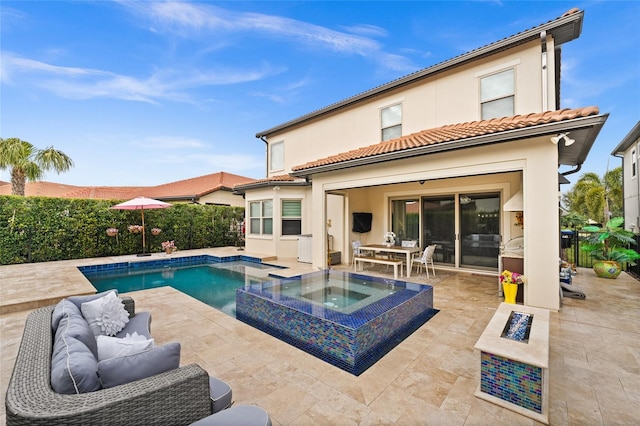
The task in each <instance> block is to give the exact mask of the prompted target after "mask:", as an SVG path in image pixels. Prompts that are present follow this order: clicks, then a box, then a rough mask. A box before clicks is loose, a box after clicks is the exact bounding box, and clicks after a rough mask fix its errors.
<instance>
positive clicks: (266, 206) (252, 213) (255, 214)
mask: <svg viewBox="0 0 640 426" xmlns="http://www.w3.org/2000/svg"><path fill="white" fill-rule="evenodd" d="M249 233H250V234H252V235H271V234H273V201H271V200H265V201H252V202H250V203H249Z"/></svg>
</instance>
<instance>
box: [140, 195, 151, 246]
mask: <svg viewBox="0 0 640 426" xmlns="http://www.w3.org/2000/svg"><path fill="white" fill-rule="evenodd" d="M140 211H141V212H142V253H141V254H139V255H138V256H151V253H148V254H147V253H145V248H146V245H147V243H146V240H145V238H144V207H142V208H141V209H140Z"/></svg>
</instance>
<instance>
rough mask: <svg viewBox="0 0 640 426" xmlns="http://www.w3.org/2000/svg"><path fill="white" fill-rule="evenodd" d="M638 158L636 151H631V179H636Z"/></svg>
mask: <svg viewBox="0 0 640 426" xmlns="http://www.w3.org/2000/svg"><path fill="white" fill-rule="evenodd" d="M637 160H638V156H637V155H636V150H635V149H632V150H631V177H632V178H634V177H636V173H637V172H638V161H637Z"/></svg>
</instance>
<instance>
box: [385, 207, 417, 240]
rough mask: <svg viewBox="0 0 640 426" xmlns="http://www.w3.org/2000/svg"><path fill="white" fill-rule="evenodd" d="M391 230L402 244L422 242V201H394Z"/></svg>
mask: <svg viewBox="0 0 640 426" xmlns="http://www.w3.org/2000/svg"><path fill="white" fill-rule="evenodd" d="M391 230H392V231H393V233H394V234H396V237H397V239H398V241H396V242H397V243H400V242H401V241H403V240H415V241H419V240H420V201H419V200H417V199H415V200H393V201H392V202H391Z"/></svg>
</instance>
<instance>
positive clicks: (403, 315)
mask: <svg viewBox="0 0 640 426" xmlns="http://www.w3.org/2000/svg"><path fill="white" fill-rule="evenodd" d="M329 289H330V292H329V291H328V290H329ZM236 293H237V294H236V318H237V319H239V320H240V321H243V322H245V323H247V324H249V325H251V326H253V327H255V328H257V329H259V330H262V331H264V332H266V333H268V334H270V335H271V336H274V337H277V338H279V339H280V340H283V341H285V342H287V343H289V344H291V345H293V346H295V347H297V348H299V349H302V350H304V351H305V352H307V353H309V354H311V355H314V356H315V357H317V358H320V359H322V360H323V361H325V362H328V363H330V364H332V365H334V366H336V367H339V368H341V369H343V370H345V371H348V372H350V373H351V374H354V375H360V374H362V373H363V372H364V371H365V370H367V369H368V368H369V367H371V366H372V365H373V364H375V363H376V362H377V361H378V360H379V359H380V358H382V357H383V356H384V355H385V354H386V353H388V352H389V351H390V350H391V349H393V348H394V347H395V346H397V345H398V344H399V343H400V342H402V340H404V339H405V338H406V337H408V336H409V335H410V334H411V333H413V332H414V331H415V330H417V329H418V328H419V327H420V326H422V325H423V324H424V323H426V322H427V321H428V320H429V319H430V318H431V317H433V316H434V315H435V314H436V313H437V312H438V310H436V309H434V308H433V288H432V287H431V286H428V285H421V284H415V283H409V282H404V281H396V280H390V279H384V278H377V277H370V276H367V275H361V274H354V273H350V272H341V271H335V270H325V271H319V272H314V273H311V274H305V275H301V276H298V277H293V278H286V279H277V280H271V281H263V282H259V283H253V284H251V285H250V286H249V287H244V288H240V289H238V290H236ZM334 298H335V300H334Z"/></svg>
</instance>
